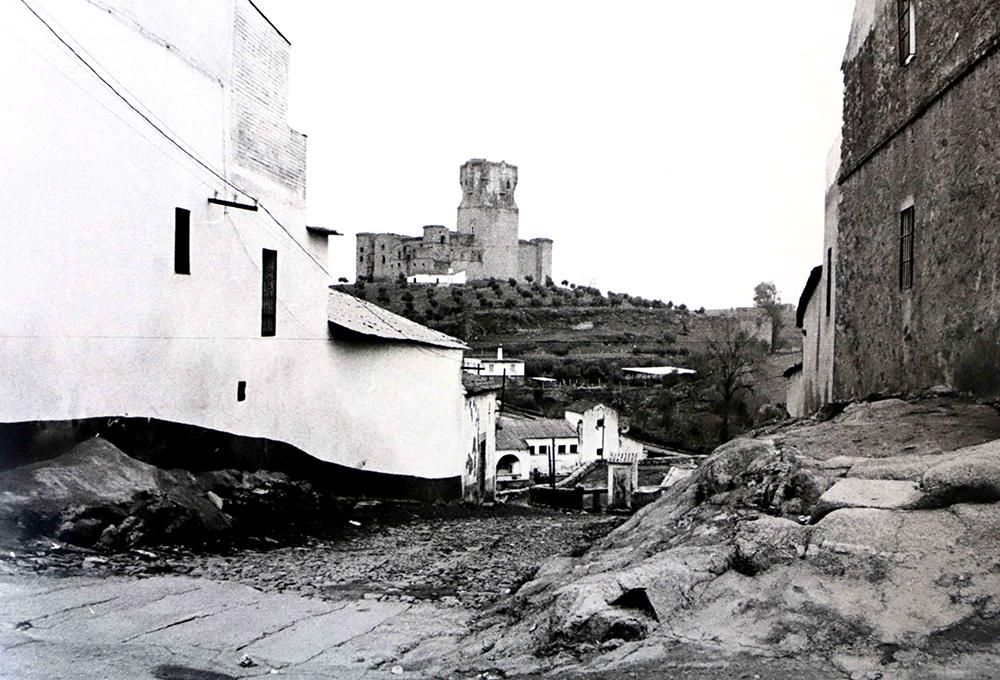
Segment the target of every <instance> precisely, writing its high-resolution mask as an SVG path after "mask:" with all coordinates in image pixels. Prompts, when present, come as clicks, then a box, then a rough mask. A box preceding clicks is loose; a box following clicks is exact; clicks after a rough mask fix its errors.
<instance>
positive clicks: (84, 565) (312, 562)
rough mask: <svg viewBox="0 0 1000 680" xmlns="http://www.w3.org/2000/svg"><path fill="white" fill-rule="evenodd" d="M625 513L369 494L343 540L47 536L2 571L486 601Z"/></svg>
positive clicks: (6, 559)
mask: <svg viewBox="0 0 1000 680" xmlns="http://www.w3.org/2000/svg"><path fill="white" fill-rule="evenodd" d="M624 519H625V518H622V517H608V516H599V515H588V514H584V513H561V512H556V511H550V510H542V509H534V508H526V507H520V506H503V505H500V506H495V507H492V508H476V507H470V506H465V505H460V504H449V505H430V504H420V503H399V502H378V501H362V502H359V503H357V504H356V505H355V506H354V509H353V511H351V512H350V514H349V519H348V523H347V528H346V530H343V529H340V530H338V532H337V536H335V537H323V536H306V537H298V538H297V539H296V540H294V541H291V542H290V543H289V542H285V541H282V540H279V538H280V537H279V538H275V537H273V536H267V535H265V536H260V537H257V538H256V539H255V540H253V541H251V542H250V543H251V545H250V546H248V547H242V548H231V549H227V550H225V551H221V552H214V551H205V552H200V551H199V552H196V551H192V550H190V549H186V548H181V547H177V546H150V547H146V548H143V549H139V550H131V551H127V552H118V553H111V554H106V553H97V552H94V551H90V550H86V549H81V548H75V547H73V546H71V545H67V544H62V543H59V542H55V541H51V540H47V539H43V540H35V541H32V542H30V543H24V544H8V545H6V546H5V547H4V550H3V552H2V553H0V570H2V571H4V572H7V573H21V574H23V573H31V572H36V573H39V574H45V575H51V576H57V577H58V576H79V575H91V576H96V575H102V574H106V575H127V576H140V577H141V576H145V575H152V574H185V575H188V576H194V577H204V578H210V579H213V580H218V581H234V582H239V583H242V584H245V585H249V586H251V587H253V588H256V589H258V590H261V591H264V592H288V593H294V594H299V595H303V596H307V597H316V598H321V599H327V600H339V599H354V598H366V599H381V600H400V601H403V602H411V601H415V600H423V601H434V602H439V603H441V604H444V605H446V606H464V607H471V608H476V609H479V608H483V607H486V606H489V605H491V604H494V603H495V602H497V601H498V600H500V599H502V598H504V597H505V596H507V595H509V594H510V593H512V592H513V591H515V590H517V588H518V587H519V586H520V585H521V584H522V583H524V582H525V581H527V580H530V579H531V578H532V577H533V576H534V574H535V572H536V570H537V568H538V566H539V565H540V564H541V563H542V562H544V561H546V560H547V559H548V558H550V557H552V556H554V555H558V554H567V553H568V554H579V553H581V552H582V551H583V550H584V549H586V548H587V547H588V546H589V545H590V544H591V543H593V542H594V541H595V540H596V539H598V538H600V537H602V536H604V535H606V534H608V533H609V532H610V531H611V530H612V529H614V528H615V527H616V526H618V525H619V524H621V523H622V522H623V521H624Z"/></svg>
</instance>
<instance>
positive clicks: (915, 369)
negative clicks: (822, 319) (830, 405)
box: [833, 0, 1000, 399]
mask: <svg viewBox="0 0 1000 680" xmlns="http://www.w3.org/2000/svg"><path fill="white" fill-rule="evenodd" d="M914 6H915V11H916V35H917V49H916V55H915V57H914V59H913V60H912V61H911V62H910V63H909V64H908V65H905V66H904V65H901V64H900V58H899V52H898V50H899V46H898V33H897V31H898V28H897V24H898V21H897V19H898V17H897V15H896V12H897V3H896V2H888V1H887V0H878V1H875V0H864V1H861V2H859V3H858V9H857V12H856V17H855V25H854V29H853V34H852V36H851V41H850V45H849V47H848V52H847V54H846V56H845V61H844V65H843V69H844V77H845V104H844V140H843V152H842V167H841V169H840V175H839V191H840V194H841V195H840V198H839V203H838V205H839V210H838V215H837V218H838V229H837V231H838V235H837V241H836V243H837V250H838V253H837V257H836V258H835V263H834V269H835V277H836V279H835V297H836V305H835V306H836V338H835V347H834V349H833V352H834V356H835V378H834V382H835V389H834V392H835V394H834V397H835V398H837V399H847V398H852V397H859V396H865V395H867V394H870V393H873V392H896V391H904V390H916V389H920V388H922V387H926V386H929V385H934V384H938V383H942V382H947V383H952V382H953V381H954V379H955V377H956V374H957V372H959V371H961V370H962V369H963V367H968V365H969V362H970V361H974V360H975V357H970V355H969V348H970V347H972V346H974V345H975V344H976V343H977V342H978V341H980V340H982V339H983V338H984V337H988V336H989V335H990V334H991V333H995V332H996V329H997V327H998V325H1000V267H998V266H997V262H998V261H1000V259H998V258H1000V231H998V230H997V228H996V224H997V222H998V219H1000V184H998V183H997V182H996V181H995V178H996V177H998V176H1000V149H998V148H997V144H998V140H1000V55H998V50H997V46H998V42H1000V4H998V3H996V2H994V1H993V0H958V1H956V2H948V3H933V2H928V1H926V0H924V1H919V2H915V3H914ZM911 206H912V207H913V208H914V211H915V230H914V275H913V285H912V287H901V285H900V273H899V268H900V267H899V263H900V251H901V242H900V213H901V211H903V210H904V209H907V208H909V207H911Z"/></svg>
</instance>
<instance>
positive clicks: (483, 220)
mask: <svg viewBox="0 0 1000 680" xmlns="http://www.w3.org/2000/svg"><path fill="white" fill-rule="evenodd" d="M459 181H460V183H461V185H462V202H461V204H459V206H458V233H459V234H469V235H471V236H473V237H474V238H475V241H476V243H477V244H478V245H479V246H481V247H482V269H481V270H480V271H475V270H471V271H469V278H470V279H476V278H484V277H486V276H495V277H497V278H509V277H518V278H519V275H520V270H519V262H518V251H519V248H518V239H517V204H516V203H515V202H514V190H515V189H516V188H517V166H515V165H507V163H505V162H503V161H501V162H499V163H494V162H491V161H487V160H484V159H481V158H474V159H472V160H470V161H468V162H466V163H465V165H463V166H462V169H461V171H460V173H459Z"/></svg>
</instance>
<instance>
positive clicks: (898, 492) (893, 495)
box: [813, 477, 930, 518]
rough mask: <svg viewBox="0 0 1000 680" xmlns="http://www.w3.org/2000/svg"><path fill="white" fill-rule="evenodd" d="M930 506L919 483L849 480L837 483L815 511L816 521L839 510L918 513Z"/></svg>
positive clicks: (828, 490)
mask: <svg viewBox="0 0 1000 680" xmlns="http://www.w3.org/2000/svg"><path fill="white" fill-rule="evenodd" d="M929 504H930V503H929V499H928V497H927V495H926V494H924V493H923V492H922V491H921V490H920V486H919V485H918V484H917V483H916V482H909V481H901V480H895V479H863V478H857V477H847V478H845V479H841V480H839V481H837V482H836V483H835V484H834V485H833V486H831V487H830V488H829V489H827V490H826V492H825V493H824V494H823V495H822V496H820V498H819V501H818V502H817V503H816V506H815V507H814V508H813V518H819V517H823V516H824V515H826V514H828V513H830V512H832V511H834V510H839V509H840V508H880V509H883V510H915V509H917V508H921V507H926V506H927V505H929Z"/></svg>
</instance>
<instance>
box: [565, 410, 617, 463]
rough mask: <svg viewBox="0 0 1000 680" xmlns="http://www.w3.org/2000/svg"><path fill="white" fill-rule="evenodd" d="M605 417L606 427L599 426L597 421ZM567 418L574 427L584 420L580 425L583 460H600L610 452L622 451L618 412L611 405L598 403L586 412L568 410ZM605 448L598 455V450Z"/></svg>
mask: <svg viewBox="0 0 1000 680" xmlns="http://www.w3.org/2000/svg"><path fill="white" fill-rule="evenodd" d="M602 417H603V418H604V427H603V428H601V427H598V426H597V421H598V420H599V419H601V418H602ZM565 418H566V420H567V422H569V424H570V425H572V426H573V427H577V424H578V423H579V422H580V421H581V420H582V421H583V425H582V426H581V427H580V429H579V432H580V455H581V460H582V461H583V462H585V463H589V462H590V461H592V460H598V459H600V458H603V457H604V456H607V455H608V454H610V453H618V452H619V451H621V450H622V449H621V447H622V443H621V434H620V433H619V430H618V412H617V411H616V410H615V409H613V408H610V407H607V406H604V405H603V404H598V405H597V406H594V407H593V408H591V409H589V410H588V411H586V412H584V413H574V412H572V411H566V414H565ZM602 448H603V449H604V452H603V455H601V456H598V455H597V450H598V449H602Z"/></svg>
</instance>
